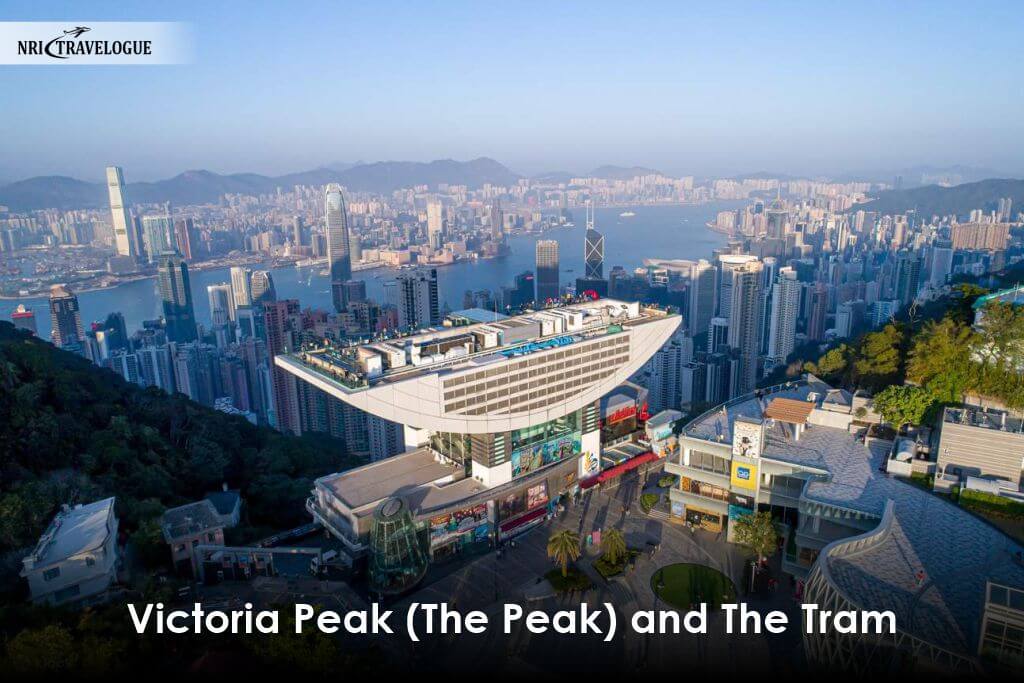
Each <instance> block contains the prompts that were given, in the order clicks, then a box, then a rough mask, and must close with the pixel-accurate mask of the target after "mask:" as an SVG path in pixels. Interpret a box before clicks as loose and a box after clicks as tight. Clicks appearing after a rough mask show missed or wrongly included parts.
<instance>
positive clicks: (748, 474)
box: [730, 460, 757, 491]
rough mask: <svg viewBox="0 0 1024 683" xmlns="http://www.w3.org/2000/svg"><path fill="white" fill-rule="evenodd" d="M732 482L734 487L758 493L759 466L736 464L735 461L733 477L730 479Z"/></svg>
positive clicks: (743, 463)
mask: <svg viewBox="0 0 1024 683" xmlns="http://www.w3.org/2000/svg"><path fill="white" fill-rule="evenodd" d="M730 481H731V482H732V485H733V486H738V487H739V488H741V489H750V490H751V491H756V490H757V465H749V464H747V463H745V462H736V461H735V460H734V461H733V463H732V477H731V478H730Z"/></svg>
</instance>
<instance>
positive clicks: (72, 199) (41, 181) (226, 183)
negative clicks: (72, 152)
mask: <svg viewBox="0 0 1024 683" xmlns="http://www.w3.org/2000/svg"><path fill="white" fill-rule="evenodd" d="M520 177H521V176H519V175H518V174H516V173H514V172H512V171H510V170H509V169H508V168H506V167H505V166H503V165H502V164H500V163H498V162H497V161H495V160H494V159H488V158H486V157H481V158H479V159H473V160H471V161H453V160H451V159H444V160H440V161H431V162H427V163H423V162H414V161H379V162H375V163H361V164H355V165H349V164H343V163H333V164H330V165H329V166H325V167H322V168H317V169H313V170H311V171H302V172H299V173H290V174H287V175H282V176H276V177H271V176H264V175H258V174H256V173H232V174H227V175H222V174H219V173H213V172H212V171H203V170H197V171H185V172H184V173H180V174H178V175H176V176H174V177H173V178H168V179H166V180H158V181H156V182H135V183H131V182H130V183H127V186H126V188H125V192H126V195H127V197H128V200H129V201H130V202H131V203H132V204H158V203H163V202H171V203H172V204H207V203H211V202H216V201H217V200H218V199H219V198H220V196H221V195H224V194H249V195H254V194H265V193H269V192H274V191H275V190H276V189H277V188H278V187H280V188H285V189H290V188H291V187H292V186H294V185H326V184H327V183H340V184H342V185H344V186H345V187H347V188H348V189H349V190H352V191H355V192H378V193H387V192H392V191H394V190H397V189H400V188H405V187H414V186H416V185H429V186H431V187H436V186H437V185H439V184H442V183H448V184H450V185H467V186H469V187H470V188H473V189H477V188H479V187H481V186H483V185H484V184H486V183H491V184H494V185H510V184H514V183H515V182H516V181H518V180H519V178H520ZM107 203H108V198H107V188H106V185H105V184H104V183H92V182H87V181H84V180H78V179H76V178H69V177H67V176H38V177H35V178H28V179H27V180H19V181H17V182H13V183H8V184H7V185H3V186H0V205H3V206H7V207H8V208H9V209H10V210H11V211H31V210H34V209H62V210H67V209H95V208H102V207H104V206H106V205H107Z"/></svg>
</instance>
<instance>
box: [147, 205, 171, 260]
mask: <svg viewBox="0 0 1024 683" xmlns="http://www.w3.org/2000/svg"><path fill="white" fill-rule="evenodd" d="M142 238H143V242H144V243H145V247H146V256H147V258H148V259H149V262H150V263H156V262H157V260H158V259H159V258H160V256H161V254H165V253H167V252H169V251H178V245H177V239H176V238H175V231H174V222H173V221H172V220H171V217H170V216H143V217H142Z"/></svg>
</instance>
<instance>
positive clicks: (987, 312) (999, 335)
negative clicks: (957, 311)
mask: <svg viewBox="0 0 1024 683" xmlns="http://www.w3.org/2000/svg"><path fill="white" fill-rule="evenodd" d="M978 328H979V329H978V339H977V344H976V350H977V352H978V355H979V356H980V357H981V358H982V359H983V361H984V362H985V363H986V364H987V365H993V366H995V367H996V368H997V369H999V370H1016V369H1018V368H1020V367H1021V366H1024V307H1022V306H1015V305H1013V304H1011V303H1006V302H1002V301H989V302H988V303H986V304H985V306H984V308H982V311H981V320H980V322H979V324H978Z"/></svg>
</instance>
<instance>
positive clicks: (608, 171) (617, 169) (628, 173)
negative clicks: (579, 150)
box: [586, 166, 664, 180]
mask: <svg viewBox="0 0 1024 683" xmlns="http://www.w3.org/2000/svg"><path fill="white" fill-rule="evenodd" d="M652 174H654V175H664V174H663V173H662V172H661V171H656V170H654V169H653V168H645V167H643V166H599V167H597V168H595V169H594V170H593V171H591V172H590V173H588V174H587V176H586V177H588V178H604V179H605V180H631V179H633V178H636V177H637V176H639V175H652Z"/></svg>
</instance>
